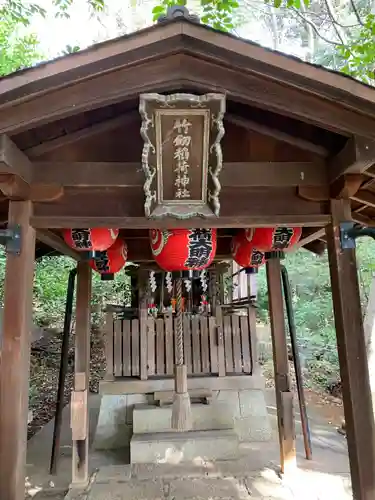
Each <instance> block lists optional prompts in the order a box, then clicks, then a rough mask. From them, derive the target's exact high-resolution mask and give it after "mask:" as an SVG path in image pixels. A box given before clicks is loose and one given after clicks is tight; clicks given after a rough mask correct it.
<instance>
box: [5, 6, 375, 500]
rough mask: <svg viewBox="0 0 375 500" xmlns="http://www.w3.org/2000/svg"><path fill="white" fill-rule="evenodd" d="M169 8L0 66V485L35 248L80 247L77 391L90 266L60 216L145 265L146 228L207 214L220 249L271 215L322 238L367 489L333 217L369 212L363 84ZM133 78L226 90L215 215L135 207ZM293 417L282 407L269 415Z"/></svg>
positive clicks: (374, 218) (345, 265) (347, 252)
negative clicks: (109, 233) (80, 42)
mask: <svg viewBox="0 0 375 500" xmlns="http://www.w3.org/2000/svg"><path fill="white" fill-rule="evenodd" d="M179 13H180V15H179V16H177V17H176V16H174V15H173V13H172V14H171V15H170V16H169V17H168V16H167V18H166V19H164V20H163V22H160V23H159V24H157V25H155V26H153V27H151V28H148V29H145V30H141V31H139V32H137V33H134V34H132V35H129V36H124V37H120V38H117V39H115V40H111V41H108V42H105V43H102V44H99V45H96V46H93V47H91V48H89V49H87V50H83V51H81V52H78V53H75V54H70V55H68V56H64V57H62V58H59V59H56V60H54V61H51V62H47V63H43V64H40V65H39V66H37V67H34V68H30V69H27V70H22V71H18V72H16V73H14V74H12V75H9V76H8V77H5V78H2V79H1V80H0V134H1V136H0V190H1V192H2V197H1V200H0V217H1V222H2V224H3V225H4V226H3V227H4V228H5V227H7V229H8V231H5V232H3V237H4V241H5V242H6V245H7V262H6V277H5V296H4V316H3V318H4V319H3V339H2V346H1V364H0V497H1V499H2V500H21V499H22V498H23V496H24V472H25V451H26V421H27V402H28V391H27V386H28V374H29V354H30V352H29V350H30V335H29V333H30V332H29V325H30V315H31V312H32V290H33V270H34V257H35V248H36V251H37V255H42V254H43V253H46V252H51V251H57V252H59V253H63V254H66V255H70V256H71V257H73V258H75V259H76V260H77V261H78V278H77V279H78V285H77V310H76V313H77V318H76V363H75V370H76V373H78V374H84V377H83V378H79V377H78V378H76V386H75V390H76V391H80V390H83V391H84V390H86V389H87V374H88V367H89V329H90V294H91V289H90V286H91V270H90V268H89V266H88V263H87V262H86V261H84V260H82V259H81V258H80V255H79V254H78V253H77V252H75V251H73V250H72V249H70V248H69V247H68V246H67V245H66V244H65V243H64V241H63V239H62V238H61V229H63V228H82V227H99V226H100V227H108V228H121V232H122V234H123V235H124V238H125V239H126V240H127V243H128V247H129V248H128V251H129V260H131V261H134V262H138V263H140V264H142V263H145V262H146V263H147V262H151V261H152V255H151V252H150V247H149V241H148V230H149V229H150V228H162V229H163V228H176V227H190V228H193V227H198V228H218V252H217V256H218V258H222V259H230V258H231V250H230V236H231V234H232V233H231V231H233V230H235V229H237V228H255V227H267V226H276V225H282V226H302V227H303V235H302V239H301V241H300V243H299V245H300V246H301V247H302V246H303V247H305V248H307V249H309V250H311V251H313V252H316V253H321V252H322V251H323V249H324V248H325V245H326V244H327V246H328V252H329V258H330V272H331V280H332V297H333V304H334V313H335V324H336V331H337V340H338V352H339V359H340V369H341V377H342V383H343V396H344V409H345V419H346V427H347V440H348V449H349V458H350V466H351V475H352V485H353V493H354V498H355V499H356V500H373V499H374V495H375V475H374V470H375V436H374V417H373V409H372V403H371V393H370V386H369V374H368V368H367V361H366V349H365V342H364V335H363V325H362V314H361V306H360V297H359V289H358V280H357V265H356V259H355V250H354V249H353V248H343V244H342V238H340V235H341V232H340V227H342V226H341V224H342V223H343V222H351V221H354V222H356V223H359V224H361V225H364V226H374V225H375V189H374V178H375V89H373V88H370V87H368V86H366V85H364V84H362V83H359V82H357V81H355V80H353V79H351V78H348V77H346V76H343V75H341V74H337V73H335V72H332V71H329V70H326V69H323V68H321V67H317V66H314V65H311V64H307V63H304V62H302V61H300V60H298V59H295V58H292V57H288V56H285V55H283V54H280V53H277V52H275V51H270V50H267V49H264V48H262V47H260V46H258V45H256V44H253V43H250V42H247V41H245V40H241V39H238V38H236V37H233V36H231V35H228V34H223V33H221V32H218V31H215V30H213V29H210V28H208V27H205V26H203V25H201V24H199V22H197V20H196V19H195V18H194V17H192V16H189V14H187V13H186V12H185V11H182V15H181V11H180V12H179ZM145 92H156V93H159V94H173V93H176V92H178V93H190V94H195V95H202V94H205V93H212V92H214V93H221V94H224V95H225V96H226V111H225V115H224V128H225V136H224V137H223V139H222V149H223V159H224V163H223V168H222V172H221V175H220V183H221V193H220V204H221V210H220V215H218V216H215V217H209V218H205V217H203V218H202V217H195V216H193V217H190V218H188V219H184V220H181V219H177V218H173V217H169V216H166V217H162V218H157V219H155V218H154V219H153V218H149V217H147V216H146V215H145V211H144V191H143V187H144V182H145V177H144V173H143V172H142V168H141V161H142V148H143V139H142V137H141V135H140V126H141V117H140V114H139V102H140V94H143V93H145ZM228 236H229V237H228ZM36 241H37V243H35V242H36ZM349 246H350V245H349ZM344 247H345V245H344ZM266 265H267V277H268V285H269V299H270V300H269V303H270V319H271V329H272V337H273V346H274V363H275V371H276V388H277V394H278V400H279V401H281V400H282V399H283V394H284V395H285V394H287V393H290V391H289V389H290V382H289V377H288V370H287V351H286V343H285V325H284V320H283V305H282V292H281V284H280V260H279V259H277V258H276V259H272V260H269V261H268V262H267V264H266ZM80 384H81V385H80ZM286 400H287V399H285V401H286ZM283 411H284V413H283ZM285 412H286V413H285ZM291 415H292V413H291V408H289V407H284V409H282V408H281V407H280V406H279V420H280V419H281V420H282V418H286V417H287V418H290V417H291ZM284 424H285V422H284ZM282 428H283V429H284V433H283V434H281V435H280V447H281V460H282V464H284V465H285V463H287V462H288V459H289V458H293V457H292V455H293V454H294V451H293V450H294V441H293V440H294V438H293V436H292V434H291V433H290V427H288V426H287V425H286V424H285V426H284V427H283V426H282ZM288 429H289V430H288ZM82 442H83V448H84V450H85V452H84V453H86V459H85V461H84V465H83V467H78V465H77V463H75V462H74V463H73V480H75V481H77V482H79V481H81V482H84V481H86V480H87V437H85V436H84V437H83V439H80V440H75V441H74V443H73V444H74V447H78V446H80V445H82ZM289 455H291V456H289Z"/></svg>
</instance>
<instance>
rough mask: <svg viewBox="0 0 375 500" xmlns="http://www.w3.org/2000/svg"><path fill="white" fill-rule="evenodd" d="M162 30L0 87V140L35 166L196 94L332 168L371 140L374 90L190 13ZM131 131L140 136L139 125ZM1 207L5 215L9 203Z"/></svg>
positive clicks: (369, 174) (372, 172)
mask: <svg viewBox="0 0 375 500" xmlns="http://www.w3.org/2000/svg"><path fill="white" fill-rule="evenodd" d="M177 10H178V9H177ZM177 14H178V12H177ZM162 21H163V22H160V23H157V24H155V25H153V26H151V27H149V28H146V29H143V30H140V31H137V32H134V33H131V34H129V35H124V36H121V37H118V38H115V39H112V40H108V41H106V42H102V43H99V44H95V45H93V46H91V47H88V48H87V49H84V50H81V51H79V52H77V53H73V54H67V55H64V56H62V57H59V58H56V59H54V60H52V61H47V62H42V63H40V64H38V65H36V66H34V67H32V68H27V69H23V70H19V71H17V72H15V73H12V74H10V75H7V76H5V77H3V78H0V134H7V135H8V136H9V137H10V138H11V139H12V141H14V142H15V144H16V145H17V146H18V147H19V148H20V149H21V150H22V151H24V152H25V153H26V154H27V155H28V156H29V157H30V158H31V159H32V160H34V159H38V157H39V154H40V155H42V153H41V151H45V144H52V143H54V141H55V142H56V141H59V140H61V139H63V138H65V137H68V136H71V137H73V136H75V137H78V136H79V135H80V134H82V137H83V136H84V133H85V131H86V130H88V129H89V128H90V127H92V128H94V127H101V126H103V130H104V128H105V127H107V125H106V123H108V122H109V121H112V122H113V121H116V120H118V119H122V117H124V116H125V115H126V116H129V117H130V116H131V115H132V114H133V115H132V116H133V117H134V114H136V115H137V114H138V104H139V94H140V93H143V92H158V93H170V92H175V91H190V92H196V93H197V92H198V93H203V92H221V93H225V94H226V96H227V118H228V120H230V122H231V123H233V124H235V126H239V127H242V126H244V127H249V128H250V129H251V128H252V127H254V125H255V126H256V127H257V128H255V130H257V132H259V133H260V134H263V133H264V134H265V135H270V136H272V134H274V135H273V136H274V137H276V138H277V139H278V140H279V141H282V142H286V143H289V144H293V143H294V145H295V146H296V147H297V148H301V149H305V148H306V149H309V150H310V152H312V154H314V155H317V156H319V157H321V158H322V159H324V161H327V162H330V159H331V158H333V157H334V156H335V155H337V154H338V153H339V152H340V151H341V150H342V149H343V146H344V144H345V142H346V141H347V140H348V138H355V137H361V138H365V139H368V140H369V141H370V142H371V143H372V141H375V88H373V87H370V86H369V85H367V84H365V83H362V82H359V81H357V80H355V79H353V78H351V77H350V76H347V75H344V74H342V73H338V72H335V71H332V70H330V69H328V68H324V67H322V66H319V65H315V64H312V63H307V62H305V61H302V60H301V59H299V58H297V57H294V56H290V55H286V54H283V53H280V52H278V51H275V50H271V49H268V48H265V47H262V46H261V45H259V44H256V43H254V42H251V41H249V40H244V39H241V38H239V37H236V36H234V35H231V34H228V33H223V32H221V31H217V30H214V29H212V28H210V27H208V26H205V25H203V24H199V23H197V20H196V19H194V17H192V16H190V15H189V14H188V13H187V12H186V11H184V12H183V14H182V15H176V11H175V14H174V15H170V16H169V17H168V16H167V18H165V19H164V20H162ZM134 124H135V125H134V126H135V127H137V130H138V131H139V116H138V117H137V119H136V120H135V121H134ZM253 130H254V129H253ZM43 148H44V149H43ZM121 161H123V160H121ZM128 161H129V160H128ZM132 161H134V160H132ZM229 161H234V160H229ZM263 161H264V160H263ZM283 161H286V160H285V159H284V160H283ZM361 174H362V176H363V182H362V184H361V189H360V191H359V194H356V195H355V196H354V197H352V210H353V213H354V214H355V220H356V221H357V222H359V223H362V224H367V225H371V224H375V189H374V183H373V181H374V179H375V167H374V165H372V164H370V163H368V165H366V168H364V169H363V170H362V171H361ZM0 204H1V207H0V212H3V213H4V214H5V213H6V212H7V202H6V201H5V200H3V201H2V202H1V201H0ZM303 246H305V248H308V249H310V250H313V251H315V252H317V253H320V252H321V251H322V249H323V248H324V230H323V229H321V228H305V229H304V233H303ZM40 248H41V250H40V252H39V253H41V254H44V253H46V252H47V253H48V252H49V250H48V248H49V247H48V245H47V247H45V244H44V246H43V244H41V247H40Z"/></svg>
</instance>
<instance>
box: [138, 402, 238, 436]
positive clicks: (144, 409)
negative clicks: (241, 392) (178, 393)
mask: <svg viewBox="0 0 375 500" xmlns="http://www.w3.org/2000/svg"><path fill="white" fill-rule="evenodd" d="M191 413H192V417H193V429H192V430H194V431H206V430H220V429H233V425H234V422H233V416H232V412H231V411H230V408H229V407H228V405H227V404H226V403H215V404H212V405H205V404H199V403H198V404H192V405H191ZM171 417H172V406H162V407H159V406H152V405H137V406H135V407H134V411H133V433H134V434H143V433H153V432H171V431H172V429H171Z"/></svg>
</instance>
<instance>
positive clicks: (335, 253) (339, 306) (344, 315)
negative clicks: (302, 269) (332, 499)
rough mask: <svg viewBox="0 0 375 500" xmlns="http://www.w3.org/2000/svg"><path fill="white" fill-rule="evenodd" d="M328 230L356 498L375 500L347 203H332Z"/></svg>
mask: <svg viewBox="0 0 375 500" xmlns="http://www.w3.org/2000/svg"><path fill="white" fill-rule="evenodd" d="M331 216H332V221H331V224H330V225H329V226H327V229H326V233H327V244H328V255H329V267H330V273H331V286H332V299H333V309H334V315H335V325H336V336H337V347H338V354H339V361H340V372H341V380H342V388H343V399H344V412H345V424H346V434H347V442H348V451H349V460H350V471H351V477H352V488H353V497H354V499H355V500H373V499H374V498H375V431H374V415H373V409H372V402H371V391H370V383H369V372H368V365H367V359H366V344H365V337H364V332H363V322H362V311H361V303H360V295H359V286H358V276H357V262H356V256H355V250H354V249H345V250H342V249H341V244H340V229H339V224H340V222H343V221H349V220H351V212H350V201H349V200H331Z"/></svg>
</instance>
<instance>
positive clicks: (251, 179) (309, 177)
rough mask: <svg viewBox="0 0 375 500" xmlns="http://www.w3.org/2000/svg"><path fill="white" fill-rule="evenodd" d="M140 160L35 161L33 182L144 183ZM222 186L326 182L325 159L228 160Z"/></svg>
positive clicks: (319, 184) (221, 178) (96, 184)
mask: <svg viewBox="0 0 375 500" xmlns="http://www.w3.org/2000/svg"><path fill="white" fill-rule="evenodd" d="M144 179H145V178H144V174H143V171H142V165H141V164H140V163H121V162H43V161H40V162H38V161H35V162H34V163H33V182H35V183H40V184H50V183H54V184H58V185H61V186H66V187H68V186H75V187H100V186H114V187H116V186H118V187H121V186H123V187H125V186H126V187H135V186H143V184H144ZM220 182H221V184H222V186H223V187H241V188H242V187H256V186H270V187H285V186H324V185H325V184H326V183H327V170H326V165H325V163H324V162H323V161H322V162H319V161H316V162H234V163H233V162H232V163H230V162H225V163H224V165H223V170H222V172H221V175H220Z"/></svg>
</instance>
